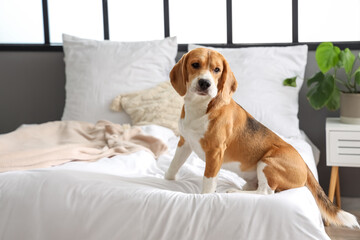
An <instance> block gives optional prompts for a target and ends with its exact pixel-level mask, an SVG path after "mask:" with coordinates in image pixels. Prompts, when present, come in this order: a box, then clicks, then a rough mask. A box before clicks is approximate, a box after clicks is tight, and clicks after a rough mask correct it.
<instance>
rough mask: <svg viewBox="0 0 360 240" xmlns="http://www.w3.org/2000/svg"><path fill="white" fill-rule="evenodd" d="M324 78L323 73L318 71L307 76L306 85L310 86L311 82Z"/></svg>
mask: <svg viewBox="0 0 360 240" xmlns="http://www.w3.org/2000/svg"><path fill="white" fill-rule="evenodd" d="M324 78H325V75H324V74H323V73H322V72H318V73H316V74H315V75H314V76H312V77H311V78H309V79H308V80H307V82H306V84H307V86H308V87H310V86H311V84H313V83H317V82H320V81H322V79H324Z"/></svg>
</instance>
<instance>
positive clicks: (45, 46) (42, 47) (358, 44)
mask: <svg viewBox="0 0 360 240" xmlns="http://www.w3.org/2000/svg"><path fill="white" fill-rule="evenodd" d="M298 1H299V0H292V42H291V43H261V44H238V43H237V44H234V43H233V33H232V0H226V25H227V29H226V31H227V36H226V38H227V42H226V43H225V44H207V43H198V44H201V45H205V46H210V47H222V48H239V47H254V46H294V45H303V44H307V45H308V48H309V50H315V49H316V48H317V46H318V45H319V44H320V42H299V38H298V35H299V23H298ZM163 2H164V4H163V6H164V9H163V11H164V37H170V30H171V29H170V13H169V0H163ZM102 7H103V9H102V10H103V25H104V40H110V32H109V17H108V1H107V0H102ZM42 8H43V25H44V26H43V29H44V43H42V44H26V43H24V44H18V43H16V44H6V43H2V44H0V51H48V52H59V51H63V48H62V45H61V44H51V43H50V29H49V13H48V0H42ZM333 43H334V44H335V45H336V46H338V47H340V48H341V49H344V48H350V49H353V50H360V41H346V42H333ZM187 45H188V44H179V45H178V49H179V51H187Z"/></svg>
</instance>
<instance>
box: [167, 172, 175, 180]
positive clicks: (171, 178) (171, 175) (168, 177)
mask: <svg viewBox="0 0 360 240" xmlns="http://www.w3.org/2000/svg"><path fill="white" fill-rule="evenodd" d="M164 178H165V179H166V180H175V174H171V173H169V172H166V173H165V176H164Z"/></svg>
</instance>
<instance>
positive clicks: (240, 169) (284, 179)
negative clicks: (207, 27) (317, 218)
mask: <svg viewBox="0 0 360 240" xmlns="http://www.w3.org/2000/svg"><path fill="white" fill-rule="evenodd" d="M170 80H171V84H172V86H173V87H174V89H175V90H176V91H177V92H178V93H179V95H181V96H184V105H183V108H182V112H181V116H180V120H179V130H180V134H181V136H180V141H179V143H178V147H177V149H176V152H175V156H174V159H173V160H172V162H171V164H170V166H169V169H168V170H167V172H166V174H165V178H166V179H168V180H174V179H175V176H176V174H177V172H178V170H179V169H180V167H181V166H182V165H183V164H184V162H185V161H186V159H187V158H188V157H189V155H190V154H191V152H192V151H194V152H195V153H196V154H197V155H198V156H199V157H200V158H201V159H202V160H204V161H205V172H204V177H203V187H202V193H214V192H215V190H216V184H217V183H216V182H217V176H218V173H219V170H220V168H221V167H222V165H223V167H224V168H226V167H229V166H230V167H232V168H234V167H235V172H237V173H238V174H239V175H240V176H241V177H243V178H244V179H245V180H246V181H247V184H246V185H245V186H244V188H243V189H242V190H240V189H230V190H229V191H228V192H247V193H257V194H274V192H279V191H283V190H287V189H291V188H298V187H302V186H307V187H308V188H309V190H310V191H311V193H312V195H313V196H314V198H315V200H316V203H317V205H318V207H319V209H320V212H321V214H322V217H323V218H324V220H325V221H326V222H328V223H331V224H335V225H342V226H348V227H359V224H358V222H357V220H356V217H355V216H353V215H351V214H350V213H347V212H345V211H343V210H341V209H339V208H338V207H337V206H335V205H334V204H333V203H332V202H331V201H330V200H329V199H328V197H327V196H326V194H325V193H324V191H323V189H322V188H321V187H320V185H319V184H318V182H317V181H316V179H315V177H314V176H313V174H312V173H311V171H310V170H309V168H308V166H307V165H306V163H305V162H304V160H303V159H302V158H301V156H300V154H299V153H298V152H297V151H296V150H295V149H294V148H293V147H292V146H291V145H290V144H288V143H286V142H285V141H283V140H282V139H281V138H280V137H279V136H278V135H276V134H275V133H274V132H272V131H271V130H269V129H268V128H267V127H265V126H264V125H262V124H261V123H260V122H258V121H257V120H256V119H254V117H252V116H251V115H250V114H249V113H248V112H246V111H245V110H244V109H243V108H242V107H241V106H240V105H238V104H237V103H236V102H235V101H234V100H233V99H232V94H233V93H234V92H235V90H236V88H237V81H236V79H235V77H234V74H233V73H232V71H231V69H230V67H229V64H228V62H227V61H226V60H225V58H224V57H223V56H222V55H221V54H220V53H218V52H216V51H214V50H210V49H207V48H197V49H194V50H192V51H190V52H188V53H187V54H185V55H184V56H183V57H182V58H181V59H180V60H179V62H178V63H177V64H176V65H175V66H174V68H173V69H172V70H171V72H170ZM264 104H266V103H264Z"/></svg>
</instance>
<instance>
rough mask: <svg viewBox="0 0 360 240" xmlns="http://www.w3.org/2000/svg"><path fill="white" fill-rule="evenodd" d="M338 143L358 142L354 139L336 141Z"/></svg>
mask: <svg viewBox="0 0 360 240" xmlns="http://www.w3.org/2000/svg"><path fill="white" fill-rule="evenodd" d="M338 141H339V142H360V140H355V139H338Z"/></svg>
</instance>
